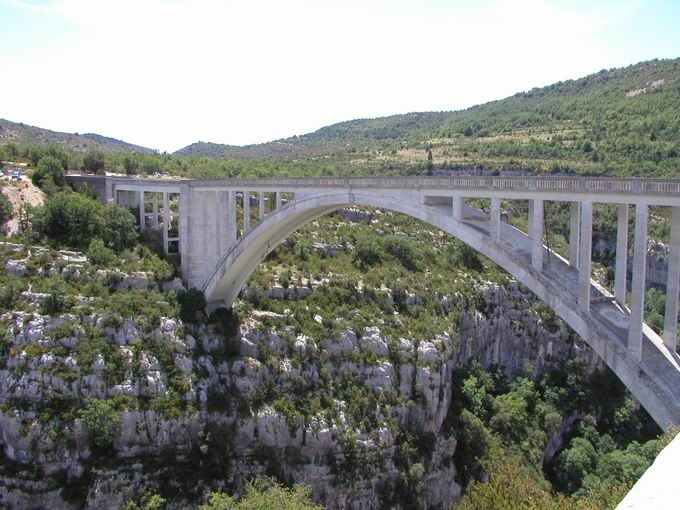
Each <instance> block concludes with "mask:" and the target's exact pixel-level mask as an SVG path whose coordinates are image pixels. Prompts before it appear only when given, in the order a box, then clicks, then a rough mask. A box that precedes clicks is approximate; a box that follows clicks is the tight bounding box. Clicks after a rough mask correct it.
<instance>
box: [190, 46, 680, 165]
mask: <svg viewBox="0 0 680 510" xmlns="http://www.w3.org/2000/svg"><path fill="white" fill-rule="evenodd" d="M178 153H179V154H182V155H193V156H206V157H211V158H243V159H259V158H270V157H286V156H288V157H295V158H305V157H308V158H316V157H319V156H324V157H325V158H326V159H328V157H329V156H330V157H331V158H332V159H333V160H336V161H347V162H350V163H352V164H355V165H358V166H364V165H365V164H368V165H369V166H373V167H375V166H379V165H382V166H385V165H389V164H399V165H419V164H420V165H428V164H429V165H430V166H432V167H434V168H435V169H439V170H442V169H443V170H446V169H456V168H469V167H481V168H489V169H495V168H508V167H517V168H521V169H525V170H528V171H551V170H552V171H556V170H560V171H577V172H587V173H617V174H633V175H675V176H677V175H680V158H679V154H680V59H673V60H654V61H649V62H643V63H640V64H636V65H632V66H629V67H626V68H620V69H612V70H602V71H600V72H599V73H596V74H592V75H590V76H586V77H584V78H580V79H577V80H569V81H565V82H560V83H556V84H553V85H550V86H547V87H542V88H536V89H533V90H531V91H528V92H522V93H518V94H516V95H514V96H512V97H508V98H506V99H503V100H499V101H493V102H490V103H486V104H483V105H479V106H474V107H472V108H469V109H467V110H462V111H455V112H431V113H409V114H404V115H394V116H391V117H384V118H377V119H362V120H352V121H347V122H342V123H339V124H334V125H332V126H327V127H324V128H322V129H319V130H318V131H316V132H314V133H310V134H307V135H303V136H299V137H292V138H287V139H283V140H277V141H273V142H269V143H264V144H258V145H250V146H244V147H237V146H229V145H219V144H213V143H204V142H199V143H196V144H192V145H189V146H188V147H185V148H184V149H182V150H181V151H178ZM430 153H431V155H432V156H430ZM428 159H429V160H431V161H432V163H428Z"/></svg>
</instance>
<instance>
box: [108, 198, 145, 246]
mask: <svg viewBox="0 0 680 510" xmlns="http://www.w3.org/2000/svg"><path fill="white" fill-rule="evenodd" d="M138 238H139V233H138V231H137V220H136V219H135V217H134V216H133V214H132V213H131V212H130V211H128V210H127V209H124V208H122V207H118V206H117V205H116V204H113V203H109V204H108V205H106V206H105V207H104V227H103V229H102V239H103V240H104V241H105V242H106V244H107V245H108V246H110V247H111V248H113V249H114V250H116V251H120V250H124V249H126V248H130V247H132V246H134V245H135V243H136V242H137V239H138Z"/></svg>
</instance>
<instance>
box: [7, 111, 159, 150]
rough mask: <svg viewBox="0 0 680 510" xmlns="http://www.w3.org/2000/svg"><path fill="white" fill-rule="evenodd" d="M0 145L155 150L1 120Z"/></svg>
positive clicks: (93, 136)
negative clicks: (33, 144) (52, 145)
mask: <svg viewBox="0 0 680 510" xmlns="http://www.w3.org/2000/svg"><path fill="white" fill-rule="evenodd" d="M0 143H19V144H23V143H39V144H56V145H59V146H61V147H63V148H65V149H70V150H72V151H75V152H84V151H88V150H101V151H106V152H131V151H136V152H146V153H154V152H156V151H155V150H153V149H148V148H146V147H140V146H139V145H134V144H131V143H127V142H123V141H122V140H116V139H115V138H109V137H107V136H102V135H98V134H95V133H85V134H78V133H61V132H59V131H50V130H49V129H43V128H39V127H35V126H29V125H27V124H23V123H18V122H11V121H9V120H5V119H0Z"/></svg>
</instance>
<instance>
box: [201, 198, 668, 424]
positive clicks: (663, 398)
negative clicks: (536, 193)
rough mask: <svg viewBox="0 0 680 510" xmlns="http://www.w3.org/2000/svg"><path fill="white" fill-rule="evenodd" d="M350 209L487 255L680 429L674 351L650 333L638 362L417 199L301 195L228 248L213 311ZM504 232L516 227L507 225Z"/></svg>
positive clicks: (503, 255) (537, 277) (514, 262)
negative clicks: (295, 236)
mask: <svg viewBox="0 0 680 510" xmlns="http://www.w3.org/2000/svg"><path fill="white" fill-rule="evenodd" d="M348 206H367V207H375V208H382V209H389V210H391V211H394V212H398V213H402V214H406V215H408V216H411V217H413V218H415V219H418V220H420V221H422V222H424V223H428V224H430V225H432V226H434V227H436V228H439V229H441V230H442V231H444V232H447V233H448V234H450V235H452V236H454V237H456V238H457V239H459V240H461V241H462V242H464V243H466V244H467V245H468V246H470V247H471V248H473V249H475V250H476V251H478V252H479V253H481V254H482V255H484V256H486V257H488V258H489V259H490V260H492V261H493V262H495V263H496V264H498V265H499V266H500V267H502V268H503V269H505V270H506V271H507V272H509V273H510V274H512V275H513V276H515V277H516V278H517V280H518V281H519V282H520V283H522V284H523V285H524V286H526V287H527V288H529V289H530V290H531V291H532V292H534V294H536V295H537V296H538V297H539V298H540V299H541V300H543V301H544V302H545V303H546V304H547V305H548V306H550V307H551V308H552V309H553V310H554V312H555V313H556V314H557V315H558V316H560V317H561V318H562V319H563V320H564V321H565V322H566V323H567V324H568V325H569V326H570V327H571V328H572V329H573V330H574V331H576V333H577V334H578V335H579V336H581V338H583V339H584V340H585V341H586V342H587V343H588V345H590V347H591V348H592V349H593V350H594V351H595V352H596V353H597V354H598V355H599V356H600V358H601V359H602V360H603V361H604V362H605V363H606V364H607V365H608V366H609V368H611V369H612V370H613V371H614V373H615V374H616V375H617V376H618V377H619V379H620V380H621V381H622V382H623V383H624V384H625V385H626V387H627V388H628V389H629V390H630V391H631V393H632V394H633V395H634V396H635V397H636V398H637V399H638V401H639V402H640V403H641V404H642V405H643V406H644V407H645V409H646V410H647V411H648V412H649V413H650V415H651V416H652V417H653V418H654V420H655V421H656V422H657V423H658V424H659V425H660V426H661V427H662V428H663V429H667V428H668V427H670V426H672V425H677V424H679V423H680V403H679V402H678V401H677V399H676V398H675V397H674V395H673V393H674V390H676V391H677V388H678V387H680V386H676V384H677V383H678V382H680V381H679V380H678V376H677V366H678V364H677V355H675V354H672V353H670V352H668V350H667V349H665V347H664V346H663V341H662V340H661V339H660V338H659V337H658V336H657V335H656V334H655V333H654V332H653V331H651V329H650V328H648V327H646V326H645V328H644V341H643V346H642V349H643V356H642V360H637V359H636V358H635V357H634V356H633V355H631V354H630V353H629V352H628V351H627V350H626V348H625V345H624V344H623V343H622V342H621V341H620V339H619V337H618V335H617V334H616V332H615V331H614V330H613V327H612V325H611V324H610V323H608V322H606V321H603V320H600V319H599V318H598V317H596V316H594V315H593V314H590V313H588V312H585V311H583V310H582V309H581V308H580V307H579V306H578V303H577V301H576V299H575V297H574V296H573V295H572V294H571V293H569V292H567V291H566V290H565V289H564V288H563V287H561V286H560V282H559V281H558V280H557V279H555V278H550V276H549V275H546V274H545V273H543V272H540V271H537V270H535V269H533V268H532V267H531V263H530V262H528V261H527V260H526V259H524V258H522V257H520V256H519V255H518V254H517V253H514V252H512V251H510V250H509V249H507V248H505V247H504V246H503V245H502V244H501V243H497V242H495V241H493V240H492V238H491V237H489V236H488V235H487V234H486V233H485V232H484V231H483V230H481V229H478V228H475V226H473V225H472V224H470V223H468V222H465V221H462V220H459V219H456V218H454V217H453V216H452V215H450V214H446V213H445V212H444V211H442V210H441V209H437V208H435V207H431V206H426V205H424V204H423V203H422V202H420V201H419V200H417V196H416V195H412V196H400V195H395V194H385V193H382V192H380V191H361V192H353V191H347V192H344V191H343V192H320V193H312V194H308V195H302V196H299V197H298V198H297V199H296V200H295V201H293V202H291V203H289V204H287V205H286V206H285V207H282V208H281V209H277V210H275V211H273V212H272V213H270V214H269V215H267V217H265V218H264V220H263V221H261V222H260V223H258V224H257V225H256V226H255V227H254V228H252V229H251V230H250V231H248V232H247V233H246V234H245V235H244V236H243V237H241V238H240V239H239V240H238V241H237V242H236V243H235V244H234V245H232V246H231V247H230V248H229V249H228V250H227V252H226V254H224V256H223V257H222V258H221V259H220V261H219V263H218V264H217V265H216V267H215V268H214V270H213V271H212V273H211V274H210V276H209V277H208V279H207V281H206V282H205V284H204V285H203V289H202V290H203V291H204V293H205V295H206V297H207V299H208V301H209V302H211V303H212V304H213V306H215V305H218V304H222V305H225V306H231V305H232V303H233V301H234V300H235V299H236V297H237V296H238V293H239V292H240V290H241V288H242V286H243V285H244V284H245V282H246V281H247V280H248V278H249V277H250V276H251V274H252V273H253V271H255V269H256V268H257V266H258V264H259V263H260V262H261V261H262V260H263V259H264V257H266V256H267V254H268V253H269V252H271V251H272V250H273V249H274V248H275V247H276V246H277V245H278V244H280V243H281V242H282V241H283V240H284V239H285V238H286V237H287V236H289V235H290V234H291V233H293V232H294V231H295V230H297V229H298V228H300V227H302V226H304V225H305V224H307V223H309V222H311V221H313V220H314V219H316V218H318V217H320V216H322V215H325V214H328V213H330V212H333V211H336V210H338V209H341V208H343V207H348ZM504 228H508V229H511V228H512V227H510V226H507V225H505V226H504ZM622 313H624V312H622ZM659 371H661V373H659Z"/></svg>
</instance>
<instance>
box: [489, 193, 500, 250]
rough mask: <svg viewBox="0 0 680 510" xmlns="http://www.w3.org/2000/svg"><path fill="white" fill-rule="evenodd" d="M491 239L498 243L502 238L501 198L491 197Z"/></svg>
mask: <svg viewBox="0 0 680 510" xmlns="http://www.w3.org/2000/svg"><path fill="white" fill-rule="evenodd" d="M490 220H491V229H490V233H491V239H492V240H493V241H494V242H496V243H498V242H500V240H501V199H500V198H492V199H491V218H490Z"/></svg>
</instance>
